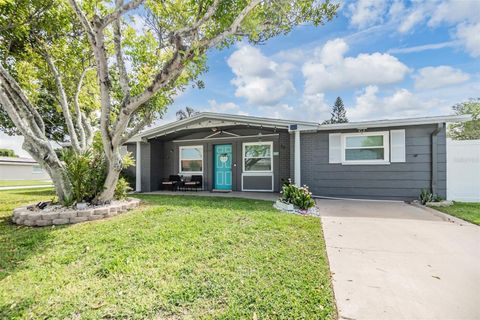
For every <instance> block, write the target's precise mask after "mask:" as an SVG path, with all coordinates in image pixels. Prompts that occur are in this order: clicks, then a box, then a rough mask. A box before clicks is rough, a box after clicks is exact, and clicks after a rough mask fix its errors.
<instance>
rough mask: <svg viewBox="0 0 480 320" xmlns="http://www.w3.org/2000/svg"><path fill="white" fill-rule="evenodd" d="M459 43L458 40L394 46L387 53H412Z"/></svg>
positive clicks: (453, 45)
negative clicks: (403, 46)
mask: <svg viewBox="0 0 480 320" xmlns="http://www.w3.org/2000/svg"><path fill="white" fill-rule="evenodd" d="M458 44H459V43H458V41H445V42H438V43H429V44H424V45H419V46H413V47H405V48H393V49H390V50H388V51H387V53H412V52H422V51H426V50H436V49H442V48H448V47H455V46H457V45H458Z"/></svg>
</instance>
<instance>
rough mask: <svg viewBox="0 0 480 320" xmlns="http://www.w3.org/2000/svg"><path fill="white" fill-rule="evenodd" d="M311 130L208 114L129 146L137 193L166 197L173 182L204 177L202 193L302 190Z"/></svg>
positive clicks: (172, 125) (142, 137)
mask: <svg viewBox="0 0 480 320" xmlns="http://www.w3.org/2000/svg"><path fill="white" fill-rule="evenodd" d="M306 125H307V124H295V125H292V124H291V123H290V122H289V121H285V120H276V119H264V118H256V117H245V116H236V115H218V114H210V113H202V114H199V115H196V116H193V117H191V118H188V119H184V120H180V121H176V122H173V123H170V124H167V125H164V126H161V127H157V128H154V129H152V130H150V131H146V132H144V133H142V134H140V135H139V136H137V137H135V138H134V139H132V140H131V141H129V143H128V144H127V150H128V151H130V152H131V153H132V154H133V155H134V156H135V160H136V166H135V168H131V169H130V171H131V174H132V175H134V176H135V180H136V186H135V191H137V192H154V191H161V190H163V189H164V188H163V186H164V185H163V184H162V182H163V181H164V180H166V179H169V178H171V177H172V176H176V178H178V177H181V181H182V182H183V181H189V179H191V178H192V177H195V178H196V179H198V177H199V176H200V177H201V179H202V185H201V188H200V189H201V190H202V191H212V190H224V191H231V192H245V191H248V192H265V193H274V194H275V193H278V192H279V191H280V189H281V184H282V181H283V180H286V179H288V178H293V180H294V181H296V182H297V183H298V184H300V143H299V140H300V139H299V138H300V131H299V128H300V126H302V128H303V127H305V126H306ZM312 126H313V125H312ZM172 189H173V188H172ZM183 194H186V193H184V192H183ZM193 194H198V192H197V193H195V192H194V193H193ZM219 194H220V193H215V194H214V195H219ZM232 194H233V193H229V196H232Z"/></svg>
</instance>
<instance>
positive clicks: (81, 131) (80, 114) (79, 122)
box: [73, 67, 90, 150]
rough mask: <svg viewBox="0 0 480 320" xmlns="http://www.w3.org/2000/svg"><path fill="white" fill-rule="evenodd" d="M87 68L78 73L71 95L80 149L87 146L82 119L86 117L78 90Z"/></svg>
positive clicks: (80, 88) (80, 87)
mask: <svg viewBox="0 0 480 320" xmlns="http://www.w3.org/2000/svg"><path fill="white" fill-rule="evenodd" d="M89 69H90V68H89V67H87V68H85V69H83V71H82V74H81V75H80V79H79V80H78V83H77V89H76V90H75V95H74V97H73V105H74V107H75V114H76V120H77V121H76V122H77V129H78V135H79V136H80V147H81V148H82V150H85V149H86V148H87V146H88V141H87V137H86V134H85V131H86V128H85V122H84V121H83V119H84V118H86V117H85V115H84V113H83V112H82V110H81V108H80V103H79V96H80V91H81V90H82V85H83V79H84V78H85V74H86V73H87V71H88V70H89ZM86 123H88V122H86Z"/></svg>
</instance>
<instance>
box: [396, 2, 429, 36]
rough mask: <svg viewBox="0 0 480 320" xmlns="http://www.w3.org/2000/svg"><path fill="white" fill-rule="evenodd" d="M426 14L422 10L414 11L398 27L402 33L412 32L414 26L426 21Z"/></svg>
mask: <svg viewBox="0 0 480 320" xmlns="http://www.w3.org/2000/svg"><path fill="white" fill-rule="evenodd" d="M424 16H425V13H424V11H423V9H422V8H418V9H414V10H412V11H411V12H410V13H408V15H407V16H406V17H405V18H404V19H403V21H402V22H401V23H400V26H399V27H398V31H399V32H400V33H406V32H408V31H410V30H411V29H412V28H413V27H414V26H416V25H417V24H418V23H420V22H421V21H423V20H424Z"/></svg>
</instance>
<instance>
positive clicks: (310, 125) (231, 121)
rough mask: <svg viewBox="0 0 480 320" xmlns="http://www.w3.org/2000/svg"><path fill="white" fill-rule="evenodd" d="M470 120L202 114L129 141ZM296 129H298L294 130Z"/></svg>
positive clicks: (454, 117)
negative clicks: (186, 133) (244, 129)
mask: <svg viewBox="0 0 480 320" xmlns="http://www.w3.org/2000/svg"><path fill="white" fill-rule="evenodd" d="M468 120H471V116H470V115H447V116H435V117H417V118H405V119H384V120H374V121H361V122H347V123H335V124H320V123H317V122H310V121H297V120H285V119H273V118H264V117H254V116H243V115H233V114H225V113H214V112H201V113H198V114H196V115H194V116H192V117H189V118H186V119H183V120H179V121H174V122H170V123H167V124H164V125H161V126H157V127H154V128H151V129H148V130H145V131H143V132H140V133H139V134H137V135H136V136H134V137H133V138H132V139H130V140H129V141H128V142H136V141H141V140H142V139H151V138H154V137H157V136H160V135H167V134H170V133H173V132H177V131H180V130H187V129H190V130H191V129H196V128H206V127H216V126H227V125H239V124H244V125H254V126H258V127H274V128H279V129H288V130H291V131H294V130H300V131H318V130H341V129H367V128H379V127H399V126H409V125H422V124H435V123H446V122H463V121H468ZM294 126H295V127H294Z"/></svg>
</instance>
